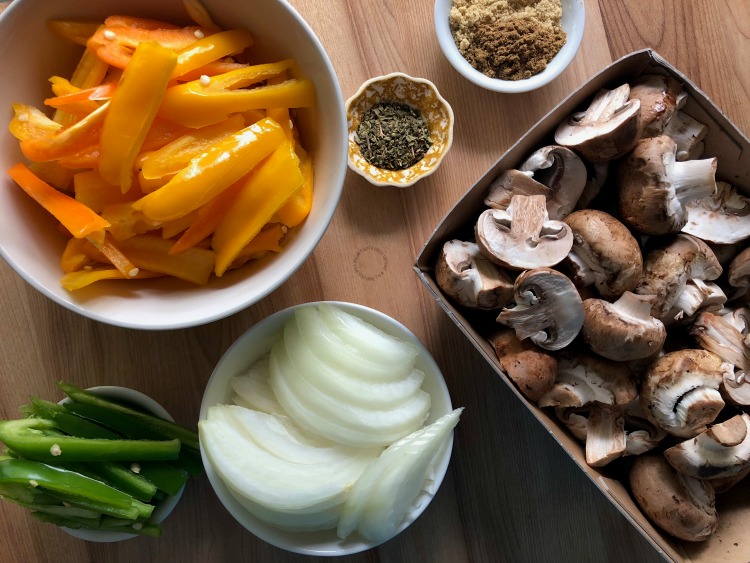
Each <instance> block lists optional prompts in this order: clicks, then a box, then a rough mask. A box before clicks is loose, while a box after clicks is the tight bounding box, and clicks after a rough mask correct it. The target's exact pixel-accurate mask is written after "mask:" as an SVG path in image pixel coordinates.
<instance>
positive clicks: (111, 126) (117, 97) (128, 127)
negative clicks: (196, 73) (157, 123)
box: [99, 42, 177, 193]
mask: <svg viewBox="0 0 750 563" xmlns="http://www.w3.org/2000/svg"><path fill="white" fill-rule="evenodd" d="M176 63H177V56H176V55H175V53H174V52H173V51H170V50H169V49H167V48H165V47H162V46H161V45H159V44H158V43H153V42H144V43H141V44H139V45H138V47H137V48H136V50H135V52H134V53H133V57H132V59H131V61H130V63H129V64H128V66H127V68H125V70H124V72H123V73H122V78H121V79H120V83H119V84H118V86H117V90H116V91H115V93H114V95H113V96H112V101H111V107H110V111H109V113H108V114H107V117H106V119H105V120H104V125H103V126H102V133H101V137H100V139H99V173H100V174H101V175H102V177H103V178H104V179H105V180H106V181H107V182H109V183H110V184H114V185H119V186H120V188H121V189H122V192H123V193H127V192H128V191H129V190H130V187H131V185H132V182H133V173H132V169H133V163H134V162H135V159H136V157H137V156H138V152H139V151H140V150H141V146H142V145H143V141H144V140H145V138H146V133H147V132H148V130H149V129H150V128H151V124H152V122H153V121H154V118H155V117H156V112H157V110H158V109H159V105H160V104H161V100H162V97H163V96H164V91H165V90H166V88H167V83H168V81H169V75H170V73H171V72H172V70H173V69H174V67H175V64H176Z"/></svg>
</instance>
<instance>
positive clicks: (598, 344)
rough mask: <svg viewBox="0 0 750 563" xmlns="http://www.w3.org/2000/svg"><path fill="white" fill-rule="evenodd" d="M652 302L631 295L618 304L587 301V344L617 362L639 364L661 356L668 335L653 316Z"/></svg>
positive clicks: (585, 337)
mask: <svg viewBox="0 0 750 563" xmlns="http://www.w3.org/2000/svg"><path fill="white" fill-rule="evenodd" d="M651 300H652V298H650V297H648V296H641V295H635V294H634V293H631V292H630V291H626V292H624V293H623V294H622V296H621V297H620V298H619V299H618V300H617V301H615V302H614V303H610V302H608V301H605V300H603V299H586V300H585V301H584V302H583V311H584V319H585V320H584V322H583V329H582V331H581V334H582V335H583V340H584V342H586V344H588V346H589V347H590V348H591V349H592V350H593V351H594V352H596V353H597V354H599V355H600V356H603V357H605V358H609V359H610V360H615V361H630V360H637V359H639V358H646V357H648V356H651V355H652V354H654V353H656V352H658V351H659V350H660V349H661V347H662V346H663V344H664V340H665V339H666V337H667V331H666V329H665V328H664V324H663V323H662V322H661V321H659V320H658V319H655V318H654V317H652V316H651Z"/></svg>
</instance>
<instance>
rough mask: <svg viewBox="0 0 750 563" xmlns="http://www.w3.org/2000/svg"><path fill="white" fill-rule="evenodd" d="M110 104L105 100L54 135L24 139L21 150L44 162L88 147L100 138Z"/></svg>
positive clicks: (31, 158) (70, 154)
mask: <svg viewBox="0 0 750 563" xmlns="http://www.w3.org/2000/svg"><path fill="white" fill-rule="evenodd" d="M109 104H110V102H105V103H104V104H103V105H101V106H100V107H99V109H97V110H96V111H93V112H91V113H90V114H89V115H87V116H86V117H84V118H83V119H81V120H80V121H78V122H77V123H74V124H73V125H70V126H69V127H64V128H62V129H60V130H59V131H57V132H56V133H54V134H52V135H45V136H43V137H33V138H30V139H25V140H22V141H21V151H22V152H23V154H24V155H26V157H27V158H28V159H29V160H33V161H36V162H43V161H46V160H57V159H60V158H64V157H67V156H72V155H75V154H77V153H79V152H80V151H82V150H84V149H87V148H88V147H90V146H91V145H93V144H95V143H96V142H97V141H98V139H99V135H100V134H101V132H102V124H103V123H104V118H105V117H106V115H107V112H108V110H109Z"/></svg>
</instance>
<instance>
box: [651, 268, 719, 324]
mask: <svg viewBox="0 0 750 563" xmlns="http://www.w3.org/2000/svg"><path fill="white" fill-rule="evenodd" d="M726 302H727V296H726V295H725V294H724V291H722V289H721V287H719V286H718V285H717V284H715V283H712V282H704V281H703V280H700V279H689V280H688V281H687V283H686V284H685V288H684V289H683V290H682V292H681V293H679V294H678V295H677V300H676V301H675V302H674V304H673V305H672V307H671V309H670V310H669V311H668V312H667V314H666V315H665V316H664V324H666V325H670V324H671V323H673V322H689V321H692V320H693V319H694V317H695V315H696V314H697V313H698V312H699V311H718V310H719V309H721V308H722V307H723V306H724V304H725V303H726Z"/></svg>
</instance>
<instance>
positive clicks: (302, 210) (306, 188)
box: [275, 147, 313, 227]
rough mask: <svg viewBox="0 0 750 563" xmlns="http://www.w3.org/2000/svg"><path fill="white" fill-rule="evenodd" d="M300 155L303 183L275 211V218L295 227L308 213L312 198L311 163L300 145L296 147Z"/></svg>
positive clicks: (310, 159)
mask: <svg viewBox="0 0 750 563" xmlns="http://www.w3.org/2000/svg"><path fill="white" fill-rule="evenodd" d="M297 152H302V154H301V155H300V158H301V162H300V169H301V170H302V176H304V178H305V183H304V184H302V187H301V188H300V189H299V190H298V191H297V192H296V193H295V194H294V195H293V196H292V197H290V198H289V200H288V201H287V202H286V203H285V204H284V205H283V206H282V207H281V209H279V210H278V211H277V212H276V215H275V218H276V219H277V220H278V221H279V222H281V223H283V224H284V225H286V226H287V227H296V226H297V225H299V224H300V223H302V221H304V220H305V219H306V218H307V216H308V215H309V214H310V210H311V209H312V200H313V163H312V158H310V157H309V156H308V155H307V154H306V153H304V151H302V149H301V147H297Z"/></svg>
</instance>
